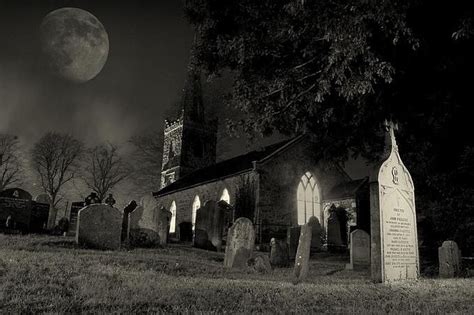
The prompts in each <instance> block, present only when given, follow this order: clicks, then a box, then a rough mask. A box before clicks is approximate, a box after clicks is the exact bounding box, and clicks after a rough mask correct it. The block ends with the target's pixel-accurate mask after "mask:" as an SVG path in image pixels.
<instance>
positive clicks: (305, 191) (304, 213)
mask: <svg viewBox="0 0 474 315" xmlns="http://www.w3.org/2000/svg"><path fill="white" fill-rule="evenodd" d="M297 202H298V204H297V208H298V224H299V225H303V224H305V223H306V222H308V220H309V218H310V217H312V216H315V217H316V218H318V220H319V222H321V200H320V196H319V187H318V184H317V183H316V179H315V178H314V176H313V174H311V173H310V172H306V173H305V174H304V175H303V176H302V177H301V179H300V183H299V185H298V191H297Z"/></svg>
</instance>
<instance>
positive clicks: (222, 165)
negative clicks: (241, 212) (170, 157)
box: [153, 136, 301, 196]
mask: <svg viewBox="0 0 474 315" xmlns="http://www.w3.org/2000/svg"><path fill="white" fill-rule="evenodd" d="M300 138H301V136H299V137H296V138H293V139H289V140H285V141H281V142H278V143H275V144H272V145H269V146H266V147H263V148H262V149H259V150H254V151H251V152H248V153H246V154H243V155H239V156H236V157H234V158H231V159H228V160H224V161H221V162H218V163H216V164H213V165H211V166H208V167H204V168H201V169H199V170H197V171H194V172H192V173H190V174H188V175H186V176H183V177H181V178H180V179H178V180H177V181H175V182H173V183H171V184H169V185H168V186H166V187H164V188H163V189H161V190H160V191H158V192H155V193H153V195H154V196H162V195H167V194H169V193H172V192H174V191H177V190H182V189H185V188H189V187H191V186H194V185H197V184H202V183H206V182H212V181H215V180H217V179H219V178H223V177H228V176H230V175H234V174H238V173H242V172H244V171H250V170H252V169H253V162H254V161H261V160H264V159H266V158H268V157H270V156H272V155H273V154H274V153H276V152H278V151H279V150H280V149H283V148H284V147H285V146H286V145H287V144H290V143H292V142H294V141H296V140H297V139H300Z"/></svg>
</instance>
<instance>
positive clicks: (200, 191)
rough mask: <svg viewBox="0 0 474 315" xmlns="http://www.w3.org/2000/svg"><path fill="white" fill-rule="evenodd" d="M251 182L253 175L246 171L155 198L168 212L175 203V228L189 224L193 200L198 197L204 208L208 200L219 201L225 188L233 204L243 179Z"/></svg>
mask: <svg viewBox="0 0 474 315" xmlns="http://www.w3.org/2000/svg"><path fill="white" fill-rule="evenodd" d="M247 178H248V179H250V180H253V179H254V178H255V173H254V172H252V171H247V172H244V173H241V174H238V175H234V176H230V177H226V178H222V179H219V180H216V181H214V182H210V183H205V184H202V185H198V186H195V187H191V188H188V189H184V190H181V191H177V192H174V193H171V194H168V195H164V196H161V197H157V200H158V203H159V204H160V206H163V207H165V208H166V209H168V210H169V208H170V206H171V203H172V202H173V201H175V202H176V226H178V225H179V224H180V223H181V222H191V216H192V206H193V201H194V198H195V197H196V195H197V196H199V199H200V201H201V206H204V204H205V202H206V201H208V200H216V201H219V200H220V198H221V195H222V192H223V191H224V189H225V188H226V189H227V190H228V191H229V195H230V204H231V205H234V204H235V195H236V191H237V188H238V187H239V185H240V184H241V183H242V181H244V180H245V179H247Z"/></svg>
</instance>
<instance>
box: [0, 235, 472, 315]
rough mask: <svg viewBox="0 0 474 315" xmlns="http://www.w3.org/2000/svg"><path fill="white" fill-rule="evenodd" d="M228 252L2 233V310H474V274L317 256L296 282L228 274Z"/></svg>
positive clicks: (286, 272) (281, 276) (286, 276)
mask: <svg viewBox="0 0 474 315" xmlns="http://www.w3.org/2000/svg"><path fill="white" fill-rule="evenodd" d="M223 258H224V255H223V254H222V253H215V252H206V251H204V250H198V249H191V248H188V247H185V246H183V245H171V246H169V247H168V248H166V249H133V250H127V249H122V250H118V251H100V250H91V249H84V248H80V247H78V246H76V245H75V244H74V241H73V239H72V238H67V237H50V236H38V235H26V236H20V235H15V236H13V235H2V234H0V313H2V314H3V313H20V312H21V313H42V312H47V313H64V312H72V313H76V312H89V313H90V312H92V313H97V312H98V313H102V312H123V313H131V312H159V311H162V312H195V311H205V312H211V313H222V312H239V313H250V312H264V313H290V312H292V313H293V312H295V313H307V312H313V313H314V312H336V313H360V314H366V313H386V312H393V313H400V312H402V313H466V314H467V313H471V314H473V313H474V279H472V278H471V279H422V280H421V281H418V282H411V281H409V282H405V283H397V284H391V285H382V284H373V283H372V282H371V281H370V277H369V276H368V274H366V273H365V272H361V271H347V270H341V269H342V268H343V267H344V263H345V262H344V263H343V262H334V261H328V260H322V261H319V262H318V261H314V260H311V266H310V271H309V275H308V278H307V280H306V281H305V282H303V283H300V284H298V285H296V286H295V285H293V284H292V283H291V275H292V268H287V269H276V270H274V271H273V272H271V273H268V274H257V273H254V272H251V271H227V270H225V269H224V268H223Z"/></svg>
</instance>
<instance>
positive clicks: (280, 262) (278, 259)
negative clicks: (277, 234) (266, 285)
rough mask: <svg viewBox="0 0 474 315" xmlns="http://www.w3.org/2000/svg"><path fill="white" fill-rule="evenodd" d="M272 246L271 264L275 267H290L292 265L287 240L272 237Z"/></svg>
mask: <svg viewBox="0 0 474 315" xmlns="http://www.w3.org/2000/svg"><path fill="white" fill-rule="evenodd" d="M270 246H271V249H270V264H271V265H272V266H275V267H288V266H289V265H290V258H289V255H288V244H287V243H286V240H279V239H277V238H272V239H271V241H270Z"/></svg>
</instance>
